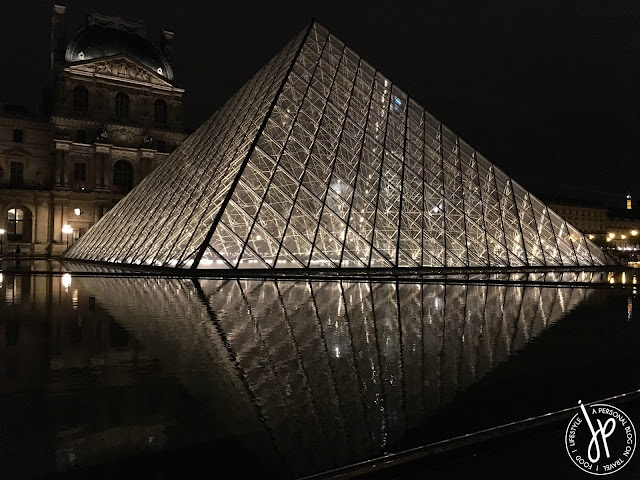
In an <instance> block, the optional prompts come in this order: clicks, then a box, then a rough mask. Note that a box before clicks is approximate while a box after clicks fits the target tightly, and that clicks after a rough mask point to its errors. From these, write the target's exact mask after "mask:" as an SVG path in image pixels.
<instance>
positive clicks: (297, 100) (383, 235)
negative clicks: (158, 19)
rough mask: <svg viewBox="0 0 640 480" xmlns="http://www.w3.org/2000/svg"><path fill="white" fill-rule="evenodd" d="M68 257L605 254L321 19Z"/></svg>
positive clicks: (528, 257)
mask: <svg viewBox="0 0 640 480" xmlns="http://www.w3.org/2000/svg"><path fill="white" fill-rule="evenodd" d="M64 256H65V258H73V259H79V260H88V261H98V262H111V263H122V264H134V265H150V266H157V267H175V268H192V269H214V268H254V269H265V268H385V267H386V268H392V267H507V266H508V267H535V266H591V265H605V264H607V263H608V260H607V258H606V257H605V255H604V254H603V252H602V250H600V249H599V248H598V247H597V246H596V245H595V244H593V243H592V242H591V241H589V240H588V239H587V238H585V236H584V235H583V234H582V233H580V232H579V231H578V230H577V229H576V228H574V227H573V226H571V225H570V224H568V223H567V222H566V221H565V220H564V219H562V218H561V217H560V216H559V215H557V214H556V213H555V212H553V211H552V210H551V209H549V208H548V207H547V206H546V205H545V204H544V203H542V202H541V201H540V200H538V199H537V198H536V197H534V196H533V195H531V194H530V193H529V192H528V191H527V190H525V189H524V188H523V187H521V186H520V185H519V184H518V183H516V182H515V181H514V180H512V179H511V178H510V177H509V176H508V175H506V174H505V173H504V172H503V171H502V170H500V169H499V168H497V167H496V166H495V165H493V164H492V163H490V162H489V161H488V160H486V159H485V158H484V157H483V156H482V155H480V154H479V153H478V152H476V151H475V150H474V149H473V148H472V147H471V146H469V145H468V144H467V143H465V142H464V141H462V140H461V139H460V138H459V137H458V136H457V135H456V134H454V133H453V132H452V131H451V130H449V129H448V128H447V127H445V126H444V125H442V123H441V122H439V121H438V120H437V119H435V118H434V117H433V116H431V115H430V114H429V113H428V112H426V111H425V110H424V109H423V108H422V107H421V106H420V105H418V104H417V103H416V102H415V101H414V100H413V99H412V98H410V97H409V96H408V95H407V94H406V93H404V92H403V91H402V90H400V89H399V88H398V87H397V86H395V85H394V84H393V83H391V81H389V80H388V79H387V78H385V77H384V76H383V75H382V74H381V73H380V72H378V71H377V70H376V69H375V68H373V67H372V66H371V65H369V64H368V63H367V62H365V61H364V60H363V59H361V58H360V57H359V56H358V55H357V54H356V53H355V52H353V51H352V50H351V49H349V48H348V47H346V46H345V44H344V43H342V42H341V41H340V40H339V39H337V38H336V37H335V36H333V35H332V34H330V33H329V32H328V31H327V30H326V29H325V28H324V27H322V26H321V25H319V24H318V23H317V22H314V23H312V24H311V26H310V27H309V28H308V29H306V30H305V31H304V32H302V33H301V34H300V35H298V36H297V37H296V38H295V39H293V40H292V41H291V42H290V43H289V44H287V45H286V46H285V47H284V48H283V49H282V51H281V52H280V53H278V54H277V55H276V56H275V57H274V58H273V59H272V60H271V61H269V63H267V64H266V65H265V66H264V67H263V68H262V69H261V70H260V71H258V72H257V73H256V74H255V76H254V77H253V78H252V79H251V80H249V82H247V83H246V84H245V85H244V86H243V87H242V88H241V89H240V90H239V91H238V92H237V93H236V94H235V95H234V96H233V97H231V98H230V99H229V100H228V101H227V102H226V103H225V105H224V106H223V107H222V108H220V110H218V111H217V112H216V113H215V114H214V115H213V116H212V117H211V118H210V119H209V120H208V121H207V122H205V123H204V124H203V125H202V126H201V127H200V128H199V129H198V130H197V131H196V132H195V133H194V134H193V135H191V136H190V137H189V138H188V139H187V140H186V141H185V142H184V143H183V144H182V145H181V146H180V147H179V148H178V149H177V150H176V151H175V152H173V153H172V154H171V155H170V156H169V158H168V159H167V160H166V161H165V162H164V163H163V164H162V165H161V166H160V167H159V168H157V169H156V170H154V171H153V172H152V173H151V174H150V175H148V176H147V177H146V178H145V179H144V180H143V181H142V182H141V183H140V185H138V186H137V187H136V188H135V189H134V190H133V191H132V192H131V193H130V194H129V195H127V197H125V198H124V199H123V200H122V201H120V202H119V203H118V204H117V205H116V206H115V207H114V208H113V209H111V210H110V211H109V212H108V213H107V214H106V215H105V216H104V217H103V218H102V219H101V220H100V221H99V222H98V223H97V224H96V225H95V226H93V228H91V229H90V230H89V231H88V232H87V234H86V235H84V236H83V237H82V238H81V239H80V240H79V241H77V242H76V243H75V244H73V245H72V247H71V248H70V249H69V250H68V251H67V252H66V253H65V255H64Z"/></svg>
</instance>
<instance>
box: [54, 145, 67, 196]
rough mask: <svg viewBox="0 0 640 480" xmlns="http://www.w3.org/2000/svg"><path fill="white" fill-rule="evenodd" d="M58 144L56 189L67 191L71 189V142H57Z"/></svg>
mask: <svg viewBox="0 0 640 480" xmlns="http://www.w3.org/2000/svg"><path fill="white" fill-rule="evenodd" d="M55 144H56V171H55V183H54V188H56V189H58V190H66V189H68V188H69V176H70V173H69V170H70V166H69V162H70V159H69V151H70V150H71V140H55Z"/></svg>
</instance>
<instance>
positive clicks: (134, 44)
mask: <svg viewBox="0 0 640 480" xmlns="http://www.w3.org/2000/svg"><path fill="white" fill-rule="evenodd" d="M112 55H127V56H129V57H131V58H132V59H134V60H138V61H139V62H140V63H142V64H143V65H145V66H147V67H149V68H150V69H152V70H153V71H154V72H157V73H158V74H160V75H162V76H163V77H165V78H167V79H168V80H173V71H172V69H171V66H170V65H169V62H168V61H167V59H166V58H165V56H164V55H162V53H161V52H160V51H159V50H158V49H157V48H156V47H154V46H153V45H152V44H151V43H150V42H149V41H148V40H146V39H145V38H144V37H143V36H142V35H141V34H140V33H138V32H132V31H127V30H126V29H121V28H114V27H111V26H103V25H95V24H94V25H88V26H86V27H84V28H82V29H81V30H80V31H79V32H78V33H76V34H75V36H74V37H73V39H72V40H71V42H69V45H68V46H67V51H66V54H65V60H66V61H67V62H81V61H86V60H92V59H97V58H101V57H109V56H112Z"/></svg>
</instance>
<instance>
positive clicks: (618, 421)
mask: <svg viewBox="0 0 640 480" xmlns="http://www.w3.org/2000/svg"><path fill="white" fill-rule="evenodd" d="M578 404H579V405H580V411H579V412H578V413H577V414H576V415H575V416H574V417H573V418H572V419H571V421H570V422H569V426H568V427H567V432H566V434H565V437H564V442H565V446H566V447H567V453H568V454H569V457H571V460H573V463H575V464H576V465H577V466H578V467H579V468H580V469H582V470H584V471H585V472H587V473H592V474H594V475H609V474H610V473H614V472H617V471H618V470H620V469H621V468H622V467H624V466H625V465H626V464H627V463H629V460H631V457H633V452H635V450H636V429H635V427H634V426H633V423H631V420H630V419H629V417H628V416H627V415H626V414H625V413H624V412H623V411H622V410H620V409H619V408H616V407H612V406H611V405H606V404H604V403H594V404H593V405H584V404H583V403H582V402H578Z"/></svg>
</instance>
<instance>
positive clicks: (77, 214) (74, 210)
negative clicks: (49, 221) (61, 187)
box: [73, 208, 82, 217]
mask: <svg viewBox="0 0 640 480" xmlns="http://www.w3.org/2000/svg"><path fill="white" fill-rule="evenodd" d="M73 214H74V215H75V216H76V217H79V216H80V215H82V210H80V209H79V208H74V209H73Z"/></svg>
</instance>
